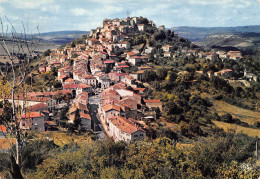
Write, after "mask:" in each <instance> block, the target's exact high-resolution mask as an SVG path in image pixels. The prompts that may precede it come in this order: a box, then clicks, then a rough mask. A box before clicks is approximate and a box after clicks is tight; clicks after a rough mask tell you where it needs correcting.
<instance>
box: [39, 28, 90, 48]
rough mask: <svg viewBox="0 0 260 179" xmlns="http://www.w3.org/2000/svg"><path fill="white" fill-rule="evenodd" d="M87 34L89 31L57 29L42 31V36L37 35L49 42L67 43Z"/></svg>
mask: <svg viewBox="0 0 260 179" xmlns="http://www.w3.org/2000/svg"><path fill="white" fill-rule="evenodd" d="M87 34H89V31H56V32H46V33H41V34H40V36H36V37H37V38H40V39H41V40H43V41H45V42H48V43H54V44H58V45H65V44H66V43H70V42H71V41H73V40H74V39H76V38H79V37H81V36H82V35H87Z"/></svg>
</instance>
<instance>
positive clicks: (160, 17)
mask: <svg viewBox="0 0 260 179" xmlns="http://www.w3.org/2000/svg"><path fill="white" fill-rule="evenodd" d="M127 11H129V15H130V16H143V17H147V18H148V19H150V20H153V21H154V22H155V23H156V25H157V26H159V25H165V26H166V27H176V26H197V27H220V26H221V27H223V26H229V27H230V26H244V25H260V0H0V16H1V18H2V19H3V21H4V23H6V20H5V16H6V17H7V18H8V19H9V20H10V21H11V22H12V23H13V25H14V26H15V27H16V28H17V29H18V31H19V29H20V28H21V21H23V22H24V24H25V26H26V29H28V31H30V32H33V31H34V29H35V27H37V26H39V29H40V31H41V32H50V31H60V30H90V29H92V28H96V27H97V26H101V25H102V20H103V19H104V18H116V17H118V18H125V17H126V16H127Z"/></svg>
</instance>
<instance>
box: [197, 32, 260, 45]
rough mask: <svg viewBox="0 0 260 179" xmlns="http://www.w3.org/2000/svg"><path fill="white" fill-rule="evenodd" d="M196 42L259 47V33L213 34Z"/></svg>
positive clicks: (199, 43) (200, 43)
mask: <svg viewBox="0 0 260 179" xmlns="http://www.w3.org/2000/svg"><path fill="white" fill-rule="evenodd" d="M196 44H198V45H200V46H204V47H236V48H246V47H251V46H257V47H259V46H260V33H237V34H213V35H209V36H207V37H205V38H203V39H201V40H200V41H199V42H197V43H196Z"/></svg>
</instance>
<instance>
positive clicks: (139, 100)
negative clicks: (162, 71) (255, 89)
mask: <svg viewBox="0 0 260 179" xmlns="http://www.w3.org/2000/svg"><path fill="white" fill-rule="evenodd" d="M145 32H148V33H154V34H155V35H153V36H152V38H153V40H154V41H161V40H160V39H161V38H168V40H167V41H166V43H165V42H163V44H162V45H156V44H153V43H151V42H150V41H149V40H148V37H147V36H146V35H145ZM176 44H177V46H176ZM191 47H192V48H191ZM180 57H182V58H184V59H188V60H189V59H195V58H199V59H200V60H205V61H216V60H220V61H223V60H224V59H230V60H235V61H239V60H240V59H242V58H243V56H242V53H241V52H240V51H228V52H225V51H213V50H212V51H205V50H203V49H201V48H200V47H197V46H196V45H193V44H191V43H190V42H189V41H188V40H187V39H183V38H181V37H178V34H175V33H174V32H173V31H171V30H166V29H165V27H164V26H160V27H158V28H157V27H156V25H155V24H154V23H153V22H152V21H149V20H148V19H146V18H143V17H132V18H130V17H128V18H126V19H105V20H103V27H98V28H96V29H93V30H91V32H90V34H89V35H86V36H85V37H84V39H83V41H82V40H81V43H75V42H74V41H73V42H71V44H67V45H66V46H65V47H62V48H59V49H57V50H55V51H52V52H50V53H49V54H47V55H46V56H45V57H44V63H43V64H41V65H40V66H39V68H38V72H39V74H45V73H49V72H51V71H53V69H57V77H56V80H58V81H59V83H60V85H61V87H60V89H59V90H54V88H53V87H50V88H49V89H48V91H47V92H30V93H28V94H27V104H28V106H29V108H28V109H29V112H27V113H26V114H23V115H22V116H21V122H20V127H21V129H24V130H38V131H47V130H57V129H58V128H59V127H61V125H60V120H62V117H63V118H67V119H68V123H70V124H71V125H72V126H73V125H74V127H75V125H76V123H78V124H77V125H76V129H77V130H79V129H78V127H79V126H80V128H81V129H84V130H93V131H94V132H95V131H97V128H101V130H103V131H104V133H105V134H106V135H107V136H108V137H111V138H113V139H114V140H115V141H118V140H124V141H126V142H130V141H135V140H141V139H144V138H146V137H151V135H152V134H151V133H150V132H149V129H148V126H147V124H146V122H145V121H148V120H149V121H156V120H159V119H160V116H161V113H163V109H164V108H165V107H166V105H165V104H164V103H163V101H161V100H160V99H158V98H156V97H155V96H154V95H152V94H149V91H150V90H151V89H153V86H151V85H150V84H149V83H148V82H149V81H150V78H154V77H153V73H154V72H158V68H157V67H156V63H158V62H156V61H155V59H159V60H160V61H165V63H168V61H169V59H172V61H173V62H174V60H176V59H178V58H180ZM176 73H177V75H178V77H181V76H185V75H187V74H189V73H190V71H189V68H187V70H182V71H177V72H176ZM193 73H195V74H204V75H206V76H208V78H212V77H213V76H217V77H221V78H223V79H225V80H226V81H239V82H241V83H244V84H246V85H247V84H248V81H257V76H256V75H254V74H252V73H249V72H247V69H246V68H245V69H243V71H242V72H241V73H240V74H234V73H233V70H232V69H230V68H223V67H222V69H217V68H215V69H212V68H211V67H205V69H204V70H195V71H193ZM166 76H167V73H166ZM168 76H169V75H168ZM168 78H169V77H168ZM176 78H177V77H176ZM22 98H23V97H22V96H19V95H18V96H16V101H17V102H19V101H22V100H23V99H22ZM93 104H95V105H96V106H98V107H97V109H94V110H93V109H91V107H90V106H91V105H93ZM64 109H66V110H64ZM61 113H63V114H61ZM93 118H97V121H94V119H93ZM50 119H52V120H50Z"/></svg>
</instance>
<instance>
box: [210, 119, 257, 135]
mask: <svg viewBox="0 0 260 179" xmlns="http://www.w3.org/2000/svg"><path fill="white" fill-rule="evenodd" d="M213 123H214V124H215V125H216V126H218V127H220V128H222V129H224V130H225V131H228V130H235V131H236V132H241V133H243V134H247V135H248V136H251V137H256V136H257V137H259V138H260V130H259V129H252V128H247V127H242V126H239V125H236V124H229V123H225V122H220V121H213Z"/></svg>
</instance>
